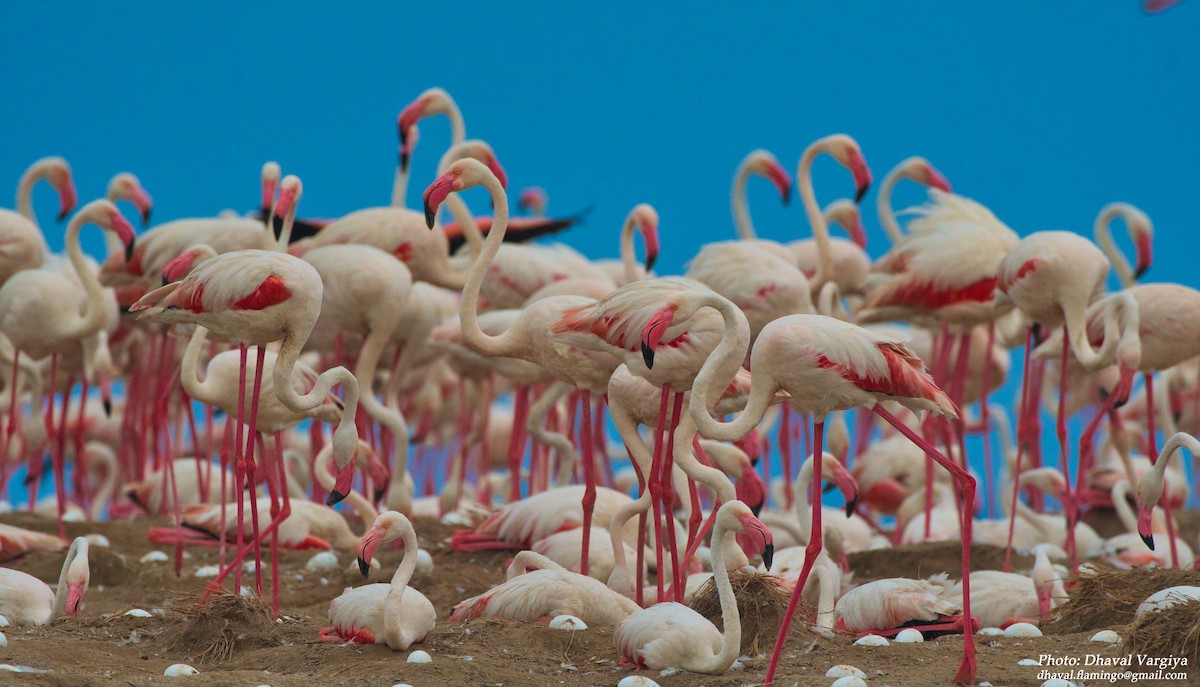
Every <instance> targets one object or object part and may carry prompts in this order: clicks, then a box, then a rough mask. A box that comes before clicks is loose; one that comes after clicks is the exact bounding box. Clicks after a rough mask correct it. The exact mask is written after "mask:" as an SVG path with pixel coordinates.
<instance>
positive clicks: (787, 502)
mask: <svg viewBox="0 0 1200 687" xmlns="http://www.w3.org/2000/svg"><path fill="white" fill-rule="evenodd" d="M791 416H792V406H791V405H790V404H788V403H786V402H785V403H783V404H782V406H781V407H780V410H779V438H778V439H776V442H777V443H778V444H779V464H780V466H781V467H782V469H783V504H784V510H787V511H791V510H792V508H793V506H794V503H793V502H794V501H795V494H793V493H792V428H791ZM764 484H768V485H769V484H770V482H764Z"/></svg>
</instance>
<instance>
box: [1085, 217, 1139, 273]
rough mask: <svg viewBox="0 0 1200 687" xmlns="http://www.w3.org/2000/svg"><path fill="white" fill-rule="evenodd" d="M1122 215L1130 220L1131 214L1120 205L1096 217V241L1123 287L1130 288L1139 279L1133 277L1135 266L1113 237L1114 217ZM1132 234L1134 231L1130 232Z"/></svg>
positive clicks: (1127, 220) (1126, 219)
mask: <svg viewBox="0 0 1200 687" xmlns="http://www.w3.org/2000/svg"><path fill="white" fill-rule="evenodd" d="M1118 215H1121V216H1122V217H1123V218H1124V219H1125V221H1126V222H1127V223H1128V222H1129V216H1128V215H1126V214H1124V213H1123V212H1122V211H1121V209H1120V207H1119V206H1109V207H1107V208H1105V209H1104V212H1101V213H1100V216H1099V217H1097V218H1096V227H1095V237H1096V243H1097V244H1098V245H1099V246H1100V250H1102V251H1104V255H1105V256H1106V257H1108V262H1109V264H1111V265H1112V267H1113V270H1114V271H1115V272H1116V273H1117V279H1118V280H1119V281H1120V282H1121V288H1123V289H1128V288H1129V287H1131V286H1134V285H1136V284H1137V280H1136V279H1134V277H1133V267H1131V266H1130V265H1129V258H1127V257H1125V254H1124V253H1123V252H1121V249H1120V248H1118V247H1117V244H1116V242H1114V241H1113V237H1112V221H1113V218H1114V217H1116V216H1118ZM1130 233H1131V234H1132V232H1130Z"/></svg>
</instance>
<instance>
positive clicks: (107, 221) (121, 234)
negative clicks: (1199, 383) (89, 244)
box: [88, 201, 137, 262]
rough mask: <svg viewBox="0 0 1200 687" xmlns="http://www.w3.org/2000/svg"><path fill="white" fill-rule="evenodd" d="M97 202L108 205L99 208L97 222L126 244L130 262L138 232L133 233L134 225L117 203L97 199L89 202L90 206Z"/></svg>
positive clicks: (126, 258) (126, 252)
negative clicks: (119, 209) (131, 224)
mask: <svg viewBox="0 0 1200 687" xmlns="http://www.w3.org/2000/svg"><path fill="white" fill-rule="evenodd" d="M96 203H104V204H105V205H106V206H107V207H103V206H101V207H100V208H98V209H99V210H100V212H99V213H98V216H96V219H95V222H96V224H98V225H99V226H100V227H102V228H104V229H105V230H107V231H111V232H112V233H114V234H116V235H117V238H119V239H120V240H121V243H122V244H123V245H124V246H125V261H126V262H129V261H130V260H132V259H133V248H134V245H133V244H134V241H135V240H136V239H137V234H135V233H133V227H132V226H130V225H129V221H128V220H126V219H125V218H124V217H123V216H122V215H121V213H120V212H119V211H118V210H117V207H116V206H115V205H113V204H112V203H109V202H108V201H95V202H94V203H91V204H89V205H88V208H92V207H96V205H95V204H96Z"/></svg>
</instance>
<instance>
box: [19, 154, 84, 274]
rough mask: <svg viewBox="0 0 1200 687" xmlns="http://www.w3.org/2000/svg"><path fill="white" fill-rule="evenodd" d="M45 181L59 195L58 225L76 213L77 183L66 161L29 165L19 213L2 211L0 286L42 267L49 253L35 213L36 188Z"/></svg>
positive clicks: (57, 159)
mask: <svg viewBox="0 0 1200 687" xmlns="http://www.w3.org/2000/svg"><path fill="white" fill-rule="evenodd" d="M42 180H46V181H48V182H49V183H50V185H51V186H53V187H54V190H56V191H58V201H59V210H58V221H60V222H61V221H63V220H64V219H66V217H67V215H69V214H70V213H71V211H72V210H74V209H75V203H76V199H77V196H76V194H75V182H74V181H73V180H72V179H71V167H70V165H68V164H67V161H66V160H64V159H62V158H61V157H47V158H42V159H41V160H38V161H37V162H35V163H33V164H32V165H30V166H29V169H26V170H25V173H24V174H22V175H21V179H20V181H18V182H17V210H16V212H13V211H12V210H6V209H3V208H0V247H3V250H2V251H0V284H3V283H4V282H6V281H8V279H9V277H11V276H12V275H14V274H16V273H17V272H19V271H21V270H27V269H36V268H38V267H41V266H42V261H43V260H45V258H46V254H47V253H49V252H50V250H49V248H47V246H46V239H45V238H44V237H43V236H42V230H41V229H40V228H39V227H38V223H37V216H36V215H35V214H34V212H33V187H34V186H35V185H37V182H39V181H42Z"/></svg>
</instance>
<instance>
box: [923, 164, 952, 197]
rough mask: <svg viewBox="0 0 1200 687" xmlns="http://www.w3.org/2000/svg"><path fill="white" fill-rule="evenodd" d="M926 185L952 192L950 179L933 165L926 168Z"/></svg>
mask: <svg viewBox="0 0 1200 687" xmlns="http://www.w3.org/2000/svg"><path fill="white" fill-rule="evenodd" d="M925 185H926V186H928V187H930V188H936V189H937V190H939V191H942V192H944V193H950V181H949V180H948V179H946V177H945V176H944V175H943V174H942V173H941V172H939V171H938V170H936V169H934V167H933V165H930V166H929V167H928V168H927V169H926V170H925Z"/></svg>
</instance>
